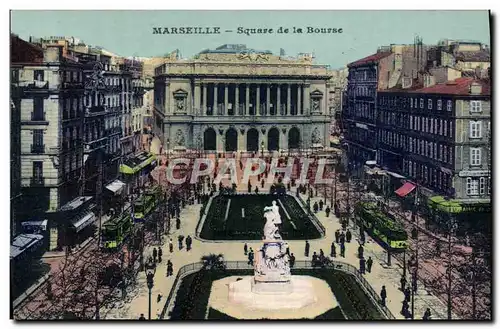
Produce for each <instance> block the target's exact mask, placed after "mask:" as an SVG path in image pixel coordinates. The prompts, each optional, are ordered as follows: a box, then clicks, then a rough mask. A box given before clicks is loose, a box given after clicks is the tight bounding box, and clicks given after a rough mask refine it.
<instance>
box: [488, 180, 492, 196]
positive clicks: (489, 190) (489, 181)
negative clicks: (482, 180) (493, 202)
mask: <svg viewBox="0 0 500 329" xmlns="http://www.w3.org/2000/svg"><path fill="white" fill-rule="evenodd" d="M490 194H491V177H488V195H490Z"/></svg>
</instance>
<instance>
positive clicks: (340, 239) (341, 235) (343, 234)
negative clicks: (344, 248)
mask: <svg viewBox="0 0 500 329" xmlns="http://www.w3.org/2000/svg"><path fill="white" fill-rule="evenodd" d="M339 241H340V243H345V233H344V232H342V233H340V237H339Z"/></svg>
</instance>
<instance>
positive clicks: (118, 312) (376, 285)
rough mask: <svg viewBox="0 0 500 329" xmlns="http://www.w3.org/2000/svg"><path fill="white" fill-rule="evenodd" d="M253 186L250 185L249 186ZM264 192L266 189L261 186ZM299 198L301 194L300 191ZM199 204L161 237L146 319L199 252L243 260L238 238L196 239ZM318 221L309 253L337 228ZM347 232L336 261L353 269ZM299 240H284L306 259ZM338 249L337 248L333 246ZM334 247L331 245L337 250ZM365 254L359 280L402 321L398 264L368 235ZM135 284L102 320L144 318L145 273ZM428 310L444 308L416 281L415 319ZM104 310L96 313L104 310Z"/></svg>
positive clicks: (441, 314)
mask: <svg viewBox="0 0 500 329" xmlns="http://www.w3.org/2000/svg"><path fill="white" fill-rule="evenodd" d="M242 185H244V186H243V187H242V186H240V188H239V189H238V190H240V191H241V190H246V184H242ZM252 185H253V184H252ZM264 190H266V189H264ZM292 192H293V193H295V188H292ZM301 197H303V198H304V196H303V195H301ZM319 200H320V197H314V198H313V199H312V200H311V204H314V201H319ZM200 208H201V205H199V204H195V205H192V206H187V207H186V208H184V209H182V211H181V228H180V229H179V230H176V229H175V225H172V226H171V227H172V232H171V233H170V234H169V235H168V236H167V237H166V239H165V241H166V243H165V245H164V246H163V260H162V263H161V264H158V266H157V269H156V274H155V278H154V287H153V289H152V312H151V313H152V315H151V317H152V318H157V316H158V315H159V314H160V312H161V310H162V309H163V306H164V304H165V300H166V298H167V296H168V294H169V292H170V290H171V288H172V284H173V282H174V280H175V276H176V273H177V270H178V269H179V268H180V267H181V266H183V265H186V264H189V263H194V262H198V261H200V258H201V256H203V255H207V254H210V253H214V254H219V253H221V254H223V255H224V259H225V260H230V261H232V260H234V261H236V260H239V261H244V260H246V256H245V255H244V253H243V244H242V243H241V242H231V241H227V242H225V243H214V242H202V241H199V240H198V239H196V237H195V229H196V225H197V223H198V221H199V214H200ZM317 217H318V219H319V221H320V222H321V223H322V224H323V226H324V227H325V228H326V236H325V237H324V238H321V239H317V240H311V241H310V245H311V253H310V254H311V255H312V253H313V252H314V251H316V252H317V253H319V250H320V249H323V251H324V252H325V254H326V255H329V254H330V245H331V242H332V241H334V232H335V230H337V229H339V228H340V227H341V226H340V224H339V221H338V219H337V218H336V217H334V216H333V214H330V217H329V218H326V215H325V213H324V211H322V212H320V213H318V214H317ZM352 233H353V236H354V237H353V241H352V242H351V243H347V244H346V258H341V257H337V258H336V259H337V260H339V261H343V262H346V263H349V264H351V265H353V266H355V267H358V266H359V259H358V258H357V255H356V254H357V246H358V245H357V243H356V241H355V239H356V237H357V232H356V231H355V230H353V231H352ZM181 234H182V235H184V236H185V237H187V236H188V235H190V236H191V237H192V238H193V245H192V249H191V251H189V252H187V251H186V249H185V247H184V249H183V250H180V251H179V250H178V248H177V236H178V235H181ZM170 238H172V240H173V242H174V252H173V253H170V252H169V250H168V240H169V239H170ZM304 243H305V241H288V244H289V246H290V251H291V252H293V253H294V254H295V256H296V259H297V260H310V257H309V258H306V257H305V256H304V252H303V251H304ZM260 246H261V243H260V242H257V243H248V247H249V248H250V247H252V248H253V249H254V250H258V249H259V248H260ZM337 247H338V246H337ZM152 249H153V246H150V247H149V248H147V250H145V258H146V259H147V257H148V256H149V255H150V254H152ZM338 251H339V250H338V249H337V252H338ZM365 254H366V257H368V256H372V259H373V260H374V264H373V267H372V273H367V274H366V275H365V278H366V279H367V281H368V282H369V283H370V284H371V285H372V287H373V289H374V290H375V291H376V292H380V290H381V288H382V286H383V285H385V286H386V290H387V306H388V308H389V309H390V310H391V312H392V313H393V314H394V316H395V317H396V318H398V319H403V318H404V317H403V316H402V315H401V314H400V311H401V302H402V300H403V293H402V292H401V291H399V279H400V278H401V273H402V270H401V269H400V267H399V266H398V263H397V261H396V260H395V259H393V265H392V267H390V268H386V266H385V262H386V259H387V255H386V252H385V251H384V250H383V249H382V248H381V247H380V246H379V245H378V244H376V243H375V242H373V241H372V240H371V239H370V238H369V237H367V241H366V244H365ZM169 259H170V260H171V261H172V263H173V266H174V275H173V276H170V277H168V278H167V277H166V263H167V260H169ZM137 283H138V287H139V291H138V292H137V297H136V298H134V299H133V300H132V301H131V302H130V303H129V304H127V305H123V307H121V308H120V309H113V310H109V312H107V314H106V319H138V318H139V316H140V314H141V313H142V314H144V315H145V316H147V314H148V289H147V286H146V278H145V273H144V272H141V273H139V275H138V278H137ZM158 294H161V295H162V298H161V301H160V302H159V303H157V296H158ZM427 307H429V308H431V312H432V317H433V318H434V319H443V318H446V307H445V306H444V305H442V303H441V302H440V301H439V300H438V299H437V298H436V297H434V296H432V295H428V293H427V292H426V291H425V289H424V287H423V285H420V287H419V291H418V295H416V296H415V315H416V316H415V318H416V319H420V318H421V317H422V315H423V313H424V311H425V309H426V308H427ZM105 313H106V312H104V311H103V312H102V314H105Z"/></svg>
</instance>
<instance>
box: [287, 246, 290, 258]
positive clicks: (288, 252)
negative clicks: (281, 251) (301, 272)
mask: <svg viewBox="0 0 500 329" xmlns="http://www.w3.org/2000/svg"><path fill="white" fill-rule="evenodd" d="M286 254H287V255H288V256H290V247H286Z"/></svg>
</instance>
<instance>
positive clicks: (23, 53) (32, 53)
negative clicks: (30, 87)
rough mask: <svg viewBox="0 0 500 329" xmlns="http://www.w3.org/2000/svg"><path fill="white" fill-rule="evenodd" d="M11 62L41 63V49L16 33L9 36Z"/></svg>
mask: <svg viewBox="0 0 500 329" xmlns="http://www.w3.org/2000/svg"><path fill="white" fill-rule="evenodd" d="M10 62H11V63H34V64H39V63H43V49H42V48H41V47H38V46H36V45H34V44H32V43H29V42H27V41H25V40H23V39H21V38H19V37H18V36H17V35H12V34H11V36H10Z"/></svg>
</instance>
